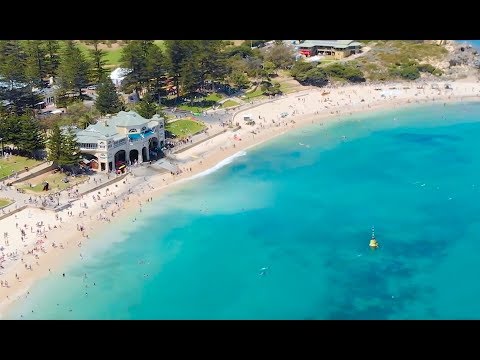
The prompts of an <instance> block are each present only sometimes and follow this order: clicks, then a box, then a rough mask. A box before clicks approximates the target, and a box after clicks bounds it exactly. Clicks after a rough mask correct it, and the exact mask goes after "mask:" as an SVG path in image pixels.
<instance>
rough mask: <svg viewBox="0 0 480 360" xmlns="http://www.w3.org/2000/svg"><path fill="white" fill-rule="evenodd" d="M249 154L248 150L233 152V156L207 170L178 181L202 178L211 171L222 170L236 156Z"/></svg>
mask: <svg viewBox="0 0 480 360" xmlns="http://www.w3.org/2000/svg"><path fill="white" fill-rule="evenodd" d="M245 155H247V152H246V151H243V150H242V151H239V152H237V153H235V154H233V155H232V156H229V157H227V158H225V159H223V160H222V161H220V162H219V163H218V164H216V165H214V166H212V167H211V168H209V169H207V170H204V171H202V172H200V173H198V174H195V175H193V176H191V177H189V178H186V179H181V180H179V181H178V182H183V181H187V180H193V179H197V178H200V177H204V176H207V175H209V174H211V173H214V172H215V171H217V170H220V169H221V168H222V167H224V166H226V165H228V164H230V163H232V162H233V160H235V159H236V158H238V157H240V156H245Z"/></svg>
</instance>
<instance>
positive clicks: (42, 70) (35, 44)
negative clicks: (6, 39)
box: [24, 40, 47, 86]
mask: <svg viewBox="0 0 480 360" xmlns="http://www.w3.org/2000/svg"><path fill="white" fill-rule="evenodd" d="M24 48H25V53H26V60H25V78H26V80H27V81H28V83H29V84H31V85H32V86H41V84H42V79H43V78H44V77H45V75H46V70H47V69H46V54H47V51H46V49H45V46H44V42H43V41H41V40H27V41H26V42H25V46H24Z"/></svg>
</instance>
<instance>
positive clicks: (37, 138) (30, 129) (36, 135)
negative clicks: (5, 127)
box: [17, 115, 45, 156]
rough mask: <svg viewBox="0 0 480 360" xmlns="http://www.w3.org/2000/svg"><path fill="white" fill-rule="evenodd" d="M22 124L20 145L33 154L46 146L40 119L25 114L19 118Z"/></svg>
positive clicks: (22, 148)
mask: <svg viewBox="0 0 480 360" xmlns="http://www.w3.org/2000/svg"><path fill="white" fill-rule="evenodd" d="M18 122H19V124H20V134H21V136H20V139H19V141H18V145H17V146H18V147H19V148H20V149H21V150H23V151H25V152H27V153H28V154H29V155H30V156H33V155H34V153H35V150H39V149H43V148H44V147H45V145H44V140H43V136H42V132H41V130H40V125H39V123H38V121H37V120H36V119H35V118H33V117H32V116H28V115H24V116H22V117H19V118H18Z"/></svg>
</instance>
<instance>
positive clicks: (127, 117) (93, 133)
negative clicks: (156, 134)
mask: <svg viewBox="0 0 480 360" xmlns="http://www.w3.org/2000/svg"><path fill="white" fill-rule="evenodd" d="M158 120H161V118H160V116H159V115H154V116H153V117H152V118H151V119H150V120H149V119H145V118H144V117H142V116H140V115H139V114H137V113H136V112H134V111H128V112H126V111H120V112H119V113H118V114H116V115H114V116H112V117H111V118H108V119H105V121H99V122H98V123H96V124H94V125H89V126H88V127H87V128H86V129H85V130H80V131H78V132H77V134H76V135H77V139H78V142H81V143H96V142H97V141H98V140H107V139H108V140H109V139H112V140H120V139H123V138H125V135H122V134H119V133H118V131H117V126H118V127H127V126H142V125H143V126H147V127H150V128H151V127H153V126H155V125H158Z"/></svg>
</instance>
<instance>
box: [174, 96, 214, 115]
mask: <svg viewBox="0 0 480 360" xmlns="http://www.w3.org/2000/svg"><path fill="white" fill-rule="evenodd" d="M222 98H223V96H222V95H221V94H217V93H211V94H209V95H208V96H205V97H202V98H198V99H196V100H195V101H191V102H187V103H185V104H182V105H179V106H178V108H179V109H181V110H185V111H191V112H194V113H200V112H203V111H205V110H208V109H210V108H211V107H212V106H214V105H216V104H217V102H218V101H219V100H221V99H222Z"/></svg>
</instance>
